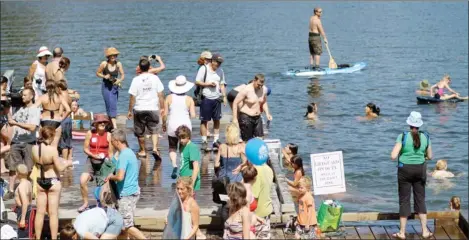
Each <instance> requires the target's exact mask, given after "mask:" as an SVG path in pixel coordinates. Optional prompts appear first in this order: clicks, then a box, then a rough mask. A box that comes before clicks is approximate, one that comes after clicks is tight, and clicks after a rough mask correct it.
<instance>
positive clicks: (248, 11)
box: [0, 2, 468, 211]
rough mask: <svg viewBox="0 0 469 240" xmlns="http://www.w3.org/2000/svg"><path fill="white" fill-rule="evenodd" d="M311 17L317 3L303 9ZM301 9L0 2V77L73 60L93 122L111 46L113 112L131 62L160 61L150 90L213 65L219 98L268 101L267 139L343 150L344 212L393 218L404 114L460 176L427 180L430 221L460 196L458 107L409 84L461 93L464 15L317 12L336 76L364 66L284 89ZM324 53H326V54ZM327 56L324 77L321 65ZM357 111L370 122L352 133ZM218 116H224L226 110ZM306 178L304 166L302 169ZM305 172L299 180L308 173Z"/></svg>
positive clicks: (464, 144) (436, 8)
mask: <svg viewBox="0 0 469 240" xmlns="http://www.w3.org/2000/svg"><path fill="white" fill-rule="evenodd" d="M315 4H316V3H315ZM315 4H312V3H310V2H229V3H225V2H132V3H124V2H119V3H117V2H106V3H103V2H100V3H90V2H81V3H75V2H65V3H64V2H60V3H54V2H28V3H26V2H1V46H0V50H1V62H0V63H1V64H0V69H1V72H2V73H3V72H4V71H5V70H7V69H15V70H16V74H17V78H18V80H19V81H21V80H22V77H23V76H24V75H25V74H26V73H27V70H28V68H29V66H30V64H31V63H32V62H33V61H34V60H35V55H36V54H35V52H36V51H37V49H39V47H40V46H42V45H45V46H48V47H49V48H50V49H52V48H54V47H55V46H61V47H63V49H64V50H65V55H66V56H67V57H69V58H70V59H71V62H72V63H71V68H70V70H69V72H68V73H67V77H68V80H69V85H70V87H71V88H73V89H76V90H78V91H79V92H80V94H81V96H82V98H81V100H80V102H81V104H82V106H83V108H85V110H87V111H93V112H103V111H104V105H103V100H102V97H101V90H100V79H98V78H97V77H96V76H95V71H96V68H97V67H98V65H99V63H100V61H102V60H104V56H103V54H104V49H105V48H106V47H111V46H115V47H117V48H118V49H119V51H120V52H121V54H120V56H119V60H120V61H121V62H122V64H123V65H124V68H125V72H126V81H125V83H124V89H123V90H121V95H120V98H119V103H120V107H119V111H120V112H121V113H125V112H126V110H127V104H128V94H127V93H126V92H127V90H128V87H129V85H130V82H131V79H132V78H133V77H134V76H135V67H136V65H137V62H138V59H139V57H140V55H149V54H158V55H161V56H162V57H163V60H164V61H165V63H166V65H167V69H166V71H164V72H163V73H161V74H160V78H161V79H162V81H163V82H164V84H165V86H167V82H168V81H169V80H171V79H174V78H175V77H176V76H177V75H179V74H184V75H186V76H188V77H189V78H191V79H192V78H193V77H194V76H195V74H196V69H197V68H196V60H197V57H198V54H200V52H201V51H203V50H205V49H210V50H212V51H213V52H220V53H221V54H222V55H223V56H224V58H225V62H224V63H223V66H222V67H223V69H224V71H225V74H226V78H227V81H228V83H229V88H232V87H234V86H236V85H238V84H241V83H244V82H247V81H248V80H250V79H251V78H252V77H253V76H254V75H255V74H256V73H264V74H265V75H266V77H267V85H268V86H269V87H270V88H272V95H271V97H270V98H269V104H270V106H271V111H272V113H273V118H274V120H273V122H272V124H271V129H270V135H269V137H270V138H280V139H281V140H282V142H283V143H287V142H294V143H297V144H298V145H299V146H300V152H301V155H302V156H303V157H304V159H305V160H306V162H309V154H310V153H323V152H330V151H339V150H341V151H343V154H344V164H345V175H346V181H347V194H346V195H344V196H343V197H342V199H341V200H342V202H343V203H344V204H345V206H346V210H347V211H398V203H397V202H398V198H397V178H396V167H395V165H396V164H395V162H391V161H390V152H391V150H392V147H393V145H394V142H395V140H396V137H397V135H398V134H399V133H401V132H402V131H405V130H407V125H406V123H405V120H406V117H407V116H408V114H409V113H410V112H411V111H413V110H415V111H420V112H421V113H422V115H423V120H424V122H425V125H424V126H423V130H425V131H428V132H429V133H430V135H431V139H432V143H433V145H432V146H433V151H434V156H435V157H434V160H433V161H432V162H431V163H430V164H429V168H433V167H434V164H435V162H436V160H438V159H447V160H448V163H449V169H450V170H451V171H453V172H455V173H456V174H457V175H460V176H459V177H457V178H454V179H452V180H451V181H449V182H437V181H430V182H429V187H428V188H427V204H428V208H429V210H442V209H444V208H446V207H447V202H448V200H449V198H450V197H451V196H452V195H458V196H461V197H462V198H463V207H464V208H466V209H467V206H468V205H467V203H468V201H467V196H468V104H467V102H464V103H458V104H441V105H435V106H434V105H417V104H416V99H415V95H414V91H415V89H416V88H417V86H418V82H419V81H420V80H422V79H429V80H430V82H431V83H435V82H436V81H438V80H439V79H440V78H441V76H442V75H443V74H444V73H449V74H451V77H452V79H453V85H452V87H453V89H455V90H456V91H459V92H461V93H462V95H465V94H466V93H467V89H468V78H467V77H468V45H467V43H468V14H467V12H468V3H467V2H453V3H437V2H428V3H423V2H420V3H417V2H412V3H405V2H340V3H335V2H327V3H317V4H318V5H319V6H321V7H322V8H323V11H324V12H323V25H324V28H325V31H326V33H327V36H328V39H329V43H330V48H331V51H332V54H333V56H334V59H335V60H336V62H337V63H354V62H359V61H364V62H367V63H368V66H367V68H366V69H365V70H364V71H362V72H359V73H356V74H344V75H330V76H323V77H320V78H316V79H304V78H303V79H301V78H290V77H286V76H284V75H283V74H282V73H283V72H285V71H286V70H287V69H288V67H291V66H305V65H306V64H308V63H309V52H308V45H307V36H308V20H309V17H310V15H311V14H312V12H313V8H314V7H315ZM324 51H325V48H324ZM328 60H329V58H328V56H327V53H326V51H325V52H324V54H323V58H322V64H323V65H327V62H328ZM309 102H317V103H318V104H319V115H320V117H319V118H320V123H314V124H311V123H308V122H306V121H304V120H303V118H302V116H303V114H304V112H305V109H306V106H307V104H308V103H309ZM368 102H374V103H376V104H377V105H378V106H379V107H380V108H381V112H382V117H381V118H380V119H379V120H376V121H371V122H359V121H357V119H356V117H357V116H360V115H363V114H364V109H365V105H366V104H367V103H368ZM225 110H228V109H225ZM308 165H309V164H308ZM308 172H311V171H310V169H309V168H308Z"/></svg>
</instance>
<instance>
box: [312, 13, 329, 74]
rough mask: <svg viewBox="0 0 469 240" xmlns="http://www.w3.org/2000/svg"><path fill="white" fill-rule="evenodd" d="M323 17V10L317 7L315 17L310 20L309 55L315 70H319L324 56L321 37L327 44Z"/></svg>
mask: <svg viewBox="0 0 469 240" xmlns="http://www.w3.org/2000/svg"><path fill="white" fill-rule="evenodd" d="M321 16H322V9H321V8H318V7H316V8H314V15H313V16H311V18H310V19H309V38H308V43H309V53H310V54H311V57H310V64H311V66H312V67H313V70H318V69H319V62H320V60H321V54H322V44H321V36H322V38H323V39H324V43H325V44H327V37H326V33H325V32H324V28H323V27H322V23H321Z"/></svg>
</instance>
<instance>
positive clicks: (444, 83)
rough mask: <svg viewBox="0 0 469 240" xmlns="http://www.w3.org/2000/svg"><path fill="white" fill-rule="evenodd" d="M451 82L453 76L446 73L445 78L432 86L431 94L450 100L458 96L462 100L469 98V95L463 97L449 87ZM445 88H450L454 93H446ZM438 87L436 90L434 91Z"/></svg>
mask: <svg viewBox="0 0 469 240" xmlns="http://www.w3.org/2000/svg"><path fill="white" fill-rule="evenodd" d="M450 84H451V77H450V76H449V75H448V74H445V75H444V76H443V78H442V79H441V80H440V81H439V82H438V83H437V84H435V85H433V86H432V87H431V88H430V95H431V96H433V97H435V98H437V99H441V100H448V99H451V98H457V99H461V100H467V99H468V97H461V96H460V95H459V93H458V92H456V91H454V90H453V89H451V88H450V87H449V85H450ZM445 88H446V89H448V91H450V92H451V93H452V94H446V93H445ZM435 89H436V91H434V90H435Z"/></svg>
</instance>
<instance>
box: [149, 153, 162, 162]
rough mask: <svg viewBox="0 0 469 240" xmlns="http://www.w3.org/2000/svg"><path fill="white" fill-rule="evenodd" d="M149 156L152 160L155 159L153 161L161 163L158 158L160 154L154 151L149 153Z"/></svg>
mask: <svg viewBox="0 0 469 240" xmlns="http://www.w3.org/2000/svg"><path fill="white" fill-rule="evenodd" d="M151 155H153V158H154V159H155V161H161V157H160V154H159V153H158V152H156V151H153V152H152V153H151Z"/></svg>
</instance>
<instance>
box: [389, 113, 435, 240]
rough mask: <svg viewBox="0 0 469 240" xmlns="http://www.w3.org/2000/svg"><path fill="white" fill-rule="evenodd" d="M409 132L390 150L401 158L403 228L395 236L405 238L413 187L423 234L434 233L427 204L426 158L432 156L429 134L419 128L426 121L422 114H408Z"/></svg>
mask: <svg viewBox="0 0 469 240" xmlns="http://www.w3.org/2000/svg"><path fill="white" fill-rule="evenodd" d="M407 124H408V125H409V127H410V132H404V133H402V134H400V135H399V136H398V137H397V139H396V144H395V145H394V149H393V150H392V153H391V159H392V160H396V159H398V168H397V180H398V187H399V216H400V225H401V226H400V231H399V232H397V233H394V234H393V237H396V238H399V239H405V237H406V236H405V233H406V224H407V218H408V217H409V216H410V213H411V209H410V195H411V193H412V191H413V196H414V210H415V212H416V213H418V215H419V219H420V223H421V225H422V237H423V238H429V237H431V236H432V233H431V232H430V231H429V230H428V228H427V207H426V205H425V183H426V180H427V174H426V173H427V164H426V161H427V160H430V159H432V157H433V153H432V147H431V142H430V138H429V137H428V135H427V134H426V133H424V132H421V131H419V128H420V127H421V126H422V125H423V121H422V115H420V113H419V112H411V113H410V116H409V117H408V118H407Z"/></svg>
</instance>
